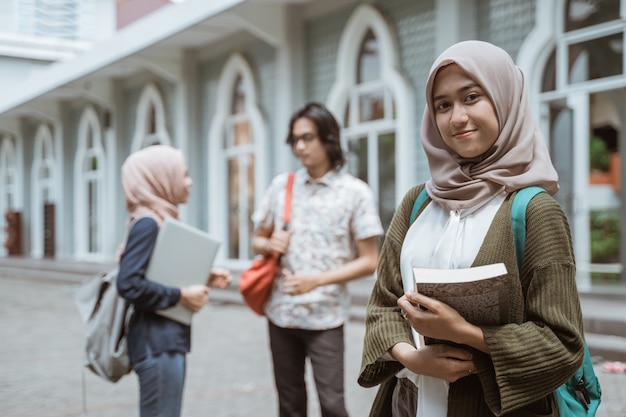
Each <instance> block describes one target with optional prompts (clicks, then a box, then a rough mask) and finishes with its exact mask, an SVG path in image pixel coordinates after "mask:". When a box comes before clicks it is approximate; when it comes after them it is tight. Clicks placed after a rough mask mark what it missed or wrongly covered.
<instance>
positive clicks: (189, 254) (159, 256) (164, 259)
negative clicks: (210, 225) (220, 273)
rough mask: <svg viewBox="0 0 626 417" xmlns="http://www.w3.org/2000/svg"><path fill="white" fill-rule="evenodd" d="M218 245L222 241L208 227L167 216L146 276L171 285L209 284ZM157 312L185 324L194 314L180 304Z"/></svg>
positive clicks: (189, 322) (188, 322)
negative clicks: (203, 229)
mask: <svg viewBox="0 0 626 417" xmlns="http://www.w3.org/2000/svg"><path fill="white" fill-rule="evenodd" d="M219 247H220V242H219V241H218V240H216V239H215V238H213V237H211V236H210V235H209V234H208V233H206V232H205V231H202V230H200V229H198V228H195V227H193V226H190V225H188V224H185V223H183V222H181V221H179V220H175V219H172V218H169V217H168V218H166V219H165V221H164V222H163V224H162V225H161V229H160V231H159V235H158V236H157V241H156V246H155V247H154V251H153V252H152V256H151V257H150V262H149V264H148V269H147V270H146V277H147V278H148V279H150V280H152V281H156V282H158V283H161V284H163V285H168V286H172V287H186V286H189V285H196V284H206V283H207V280H208V278H209V274H210V273H211V267H212V266H213V261H214V260H215V256H216V255H217V251H218V249H219ZM157 313H158V314H161V315H163V316H165V317H168V318H170V319H172V320H176V321H179V322H181V323H184V324H191V317H192V316H193V313H192V312H191V311H190V310H188V309H186V308H185V307H183V306H182V305H180V304H177V305H175V306H174V307H171V308H168V309H166V310H161V311H157Z"/></svg>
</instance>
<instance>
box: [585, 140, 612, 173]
mask: <svg viewBox="0 0 626 417" xmlns="http://www.w3.org/2000/svg"><path fill="white" fill-rule="evenodd" d="M609 160H610V156H609V149H608V148H607V146H606V143H605V142H604V140H602V138H600V137H598V136H592V137H591V138H590V139H589V183H590V184H611V175H610V173H609Z"/></svg>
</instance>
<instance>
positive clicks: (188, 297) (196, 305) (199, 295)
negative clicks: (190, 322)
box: [178, 285, 209, 313]
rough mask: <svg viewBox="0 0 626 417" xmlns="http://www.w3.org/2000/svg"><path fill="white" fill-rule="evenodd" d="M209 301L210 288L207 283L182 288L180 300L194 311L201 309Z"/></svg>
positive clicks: (184, 305)
mask: <svg viewBox="0 0 626 417" xmlns="http://www.w3.org/2000/svg"><path fill="white" fill-rule="evenodd" d="M208 301H209V288H208V287H207V286H206V285H191V286H189V287H183V288H181V289H180V299H179V300H178V302H179V303H180V304H181V305H182V306H183V307H185V308H186V309H188V310H190V311H191V312H193V313H197V312H198V311H200V309H201V308H202V307H204V305H205V304H206V303H207V302H208Z"/></svg>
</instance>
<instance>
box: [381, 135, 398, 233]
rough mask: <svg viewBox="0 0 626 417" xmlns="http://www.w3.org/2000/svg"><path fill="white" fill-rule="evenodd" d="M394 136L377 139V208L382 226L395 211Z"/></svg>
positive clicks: (386, 223)
mask: <svg viewBox="0 0 626 417" xmlns="http://www.w3.org/2000/svg"><path fill="white" fill-rule="evenodd" d="M395 159H396V135H395V133H387V134H384V135H381V136H380V137H379V138H378V189H379V192H378V200H379V201H378V207H379V212H380V218H381V221H382V223H383V224H384V225H389V224H390V223H391V218H392V217H393V213H394V211H395V209H396V163H395Z"/></svg>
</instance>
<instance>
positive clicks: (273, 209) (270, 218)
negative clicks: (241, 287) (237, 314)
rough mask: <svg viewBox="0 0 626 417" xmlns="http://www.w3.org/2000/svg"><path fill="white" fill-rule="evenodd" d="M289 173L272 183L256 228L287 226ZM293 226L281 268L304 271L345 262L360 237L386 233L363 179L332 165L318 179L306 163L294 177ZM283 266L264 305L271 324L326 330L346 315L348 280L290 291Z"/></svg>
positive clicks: (319, 270) (256, 218)
mask: <svg viewBox="0 0 626 417" xmlns="http://www.w3.org/2000/svg"><path fill="white" fill-rule="evenodd" d="M287 175H288V174H287V173H283V174H280V175H278V176H276V177H275V178H274V180H273V181H272V183H271V184H270V186H269V188H268V190H267V192H266V194H265V195H264V197H263V199H262V201H261V204H260V205H259V207H258V209H257V210H256V211H255V212H254V214H253V216H252V219H253V221H254V223H255V226H256V227H258V226H263V227H264V228H273V229H281V228H282V227H283V220H282V215H283V207H284V204H285V194H286V190H285V187H286V184H287ZM289 229H290V230H294V233H293V234H292V235H291V239H290V241H289V247H288V250H287V253H286V254H285V255H284V256H283V257H282V268H288V269H289V270H291V271H293V272H295V273H302V274H318V273H322V272H325V271H328V270H333V269H336V268H339V267H341V266H342V265H344V264H346V263H347V262H349V261H351V260H353V259H355V258H356V257H357V246H356V242H357V241H359V240H364V239H367V238H370V237H373V236H380V235H382V233H383V228H382V225H381V222H380V217H379V215H378V208H377V205H376V203H375V201H374V196H373V194H372V191H371V189H370V188H369V186H368V185H367V184H366V183H365V182H363V181H361V180H360V179H358V178H355V177H354V176H352V175H350V174H348V173H345V172H337V171H334V170H333V171H329V172H328V173H327V174H326V175H324V176H323V177H322V178H318V179H314V178H311V177H310V176H309V174H308V172H307V171H306V169H304V168H302V169H300V170H298V171H297V172H296V175H295V179H294V184H293V197H292V204H291V222H290V225H289ZM282 268H279V272H278V274H277V277H276V279H275V280H274V284H273V288H272V292H271V294H270V297H269V299H268V301H267V303H266V304H265V314H266V316H267V318H268V319H269V320H270V321H271V322H272V323H274V324H275V325H277V326H279V327H283V328H298V329H307V330H326V329H332V328H335V327H339V326H341V325H342V324H343V323H344V322H345V321H346V320H347V318H348V313H349V311H348V310H349V303H350V300H349V294H348V290H347V286H346V284H345V283H342V284H330V285H324V286H320V287H317V288H315V289H314V290H312V291H310V292H308V293H305V294H298V295H289V294H287V293H285V292H284V290H283V287H284V276H283V274H282Z"/></svg>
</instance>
